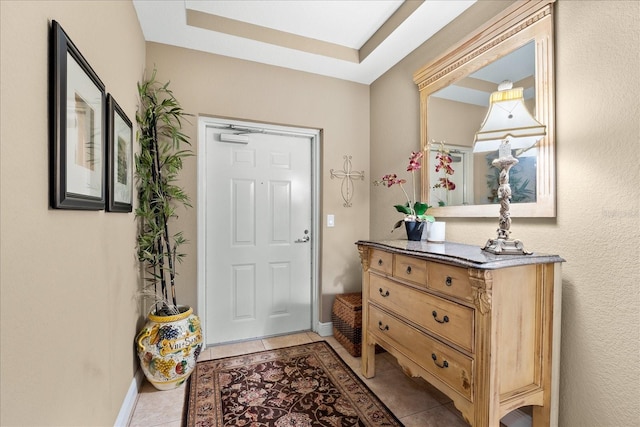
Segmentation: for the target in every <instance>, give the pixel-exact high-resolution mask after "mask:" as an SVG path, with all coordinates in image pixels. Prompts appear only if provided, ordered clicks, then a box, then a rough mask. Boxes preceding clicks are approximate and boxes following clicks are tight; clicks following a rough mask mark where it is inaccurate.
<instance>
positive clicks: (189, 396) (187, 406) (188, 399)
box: [182, 340, 404, 427]
mask: <svg viewBox="0 0 640 427" xmlns="http://www.w3.org/2000/svg"><path fill="white" fill-rule="evenodd" d="M318 344H320V345H323V346H324V347H325V348H326V349H328V350H329V351H330V352H331V353H332V355H333V356H334V358H335V360H337V362H338V363H339V364H340V365H341V367H342V368H343V369H344V370H345V372H346V373H347V374H348V375H349V377H350V378H351V379H352V380H353V381H355V382H356V383H358V385H359V386H360V387H362V388H363V389H364V390H365V391H366V392H367V393H368V395H369V396H370V398H371V399H373V400H375V402H376V404H377V405H378V406H379V407H380V408H381V409H384V410H385V411H386V413H387V415H388V416H389V418H391V419H392V421H393V422H395V423H397V426H398V427H404V424H402V422H400V420H399V419H398V418H397V417H396V416H395V414H394V413H393V412H391V410H390V409H389V408H388V407H387V405H385V403H384V402H382V400H380V398H379V397H378V396H377V395H376V394H375V393H374V392H373V390H371V388H369V386H368V385H367V384H366V383H365V382H364V381H363V380H362V379H361V378H360V377H359V376H358V374H356V373H355V371H354V370H353V369H352V368H351V367H350V366H349V365H348V364H347V363H346V362H345V361H344V360H343V359H342V358H341V357H340V355H339V354H338V353H337V352H336V350H335V349H334V348H333V347H332V346H331V344H329V343H328V342H327V341H326V340H319V341H313V342H310V343H305V344H297V345H292V346H287V347H280V348H275V349H269V350H260V351H256V352H252V353H246V354H239V355H235V356H227V357H220V358H215V359H209V360H203V361H199V362H198V363H197V364H196V369H195V370H194V371H193V373H192V374H191V376H190V377H189V379H188V380H187V382H186V384H185V386H186V390H185V402H184V411H183V419H182V426H183V427H193V425H194V424H189V421H190V420H189V415H190V414H191V413H192V412H193V411H194V410H195V401H196V399H195V397H196V396H195V394H196V393H195V390H194V391H193V393H192V390H191V387H192V386H194V387H195V385H194V383H195V380H193V379H194V378H195V376H196V373H197V371H198V366H200V365H203V364H207V363H211V362H222V361H225V360H232V359H238V358H247V357H254V356H256V355H259V354H262V353H275V352H278V353H280V352H286V351H287V350H291V349H295V348H298V347H307V346H313V345H318ZM281 356H282V354H279V356H278V357H281ZM327 375H328V374H327ZM358 410H359V408H358ZM387 425H390V424H387ZM211 426H212V427H218V426H213V425H211Z"/></svg>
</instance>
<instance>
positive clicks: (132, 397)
mask: <svg viewBox="0 0 640 427" xmlns="http://www.w3.org/2000/svg"><path fill="white" fill-rule="evenodd" d="M142 381H144V374H143V373H142V371H141V370H140V369H138V370H137V371H136V374H135V376H134V377H133V379H132V380H131V385H129V390H128V391H127V395H126V396H125V398H124V402H122V406H121V407H120V412H119V413H118V418H116V421H115V423H113V426H114V427H127V426H128V425H129V420H130V419H131V416H132V415H133V410H134V409H135V407H136V402H137V400H138V393H139V392H140V388H141V387H142Z"/></svg>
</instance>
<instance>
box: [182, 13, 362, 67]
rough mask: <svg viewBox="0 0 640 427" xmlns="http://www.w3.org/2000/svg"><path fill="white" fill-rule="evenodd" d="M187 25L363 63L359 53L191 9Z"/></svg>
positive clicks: (354, 50)
mask: <svg viewBox="0 0 640 427" xmlns="http://www.w3.org/2000/svg"><path fill="white" fill-rule="evenodd" d="M186 12H187V25H190V26H192V27H198V28H202V29H204V30H210V31H215V32H219V33H225V34H229V35H232V36H237V37H242V38H245V39H250V40H255V41H259V42H263V43H268V44H272V45H276V46H281V47H285V48H289V49H295V50H299V51H302V52H307V53H312V54H316V55H322V56H327V57H330V58H335V59H339V60H342V61H349V62H355V63H358V62H360V55H359V52H358V50H356V49H352V48H349V47H346V46H341V45H338V44H335V43H330V42H325V41H322V40H317V39H312V38H310V37H304V36H300V35H297V34H292V33H287V32H285V31H280V30H275V29H273V28H267V27H263V26H260V25H255V24H251V23H248V22H242V21H238V20H235V19H231V18H225V17H223V16H218V15H212V14H209V13H205V12H201V11H198V10H193V9H187V10H186Z"/></svg>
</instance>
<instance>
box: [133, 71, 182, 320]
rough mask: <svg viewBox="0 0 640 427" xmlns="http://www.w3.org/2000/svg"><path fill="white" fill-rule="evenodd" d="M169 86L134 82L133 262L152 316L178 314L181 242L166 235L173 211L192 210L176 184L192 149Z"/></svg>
mask: <svg viewBox="0 0 640 427" xmlns="http://www.w3.org/2000/svg"><path fill="white" fill-rule="evenodd" d="M168 86H169V83H166V84H162V83H159V82H158V81H157V80H156V71H155V70H154V71H153V73H152V74H151V77H150V78H148V79H146V80H144V81H142V82H141V83H138V95H139V97H140V105H139V108H138V112H137V114H136V121H137V123H138V135H137V139H138V143H139V144H140V149H139V153H138V154H137V155H136V157H135V166H136V179H137V185H138V207H137V208H136V210H135V215H136V217H137V218H138V219H139V221H140V223H139V231H138V241H137V249H138V260H139V261H140V262H142V263H143V266H144V271H145V274H144V276H145V277H144V280H145V285H144V290H143V294H144V295H152V296H153V299H154V301H155V304H156V306H155V314H156V315H171V314H178V313H179V312H180V309H179V308H178V303H177V299H176V289H175V285H176V283H175V282H176V263H178V262H180V261H181V260H182V259H183V257H184V256H185V254H184V253H182V252H180V251H179V248H180V246H181V245H182V244H184V243H185V242H186V240H185V238H184V236H183V234H182V231H178V232H174V231H171V227H170V225H172V224H174V223H175V222H174V221H171V220H172V219H176V217H177V215H176V211H177V209H179V208H181V207H191V204H190V201H189V196H188V195H187V194H186V193H185V192H184V190H183V189H182V188H181V187H180V186H178V185H177V184H176V182H177V180H178V174H179V172H180V171H181V170H182V167H183V160H184V159H185V157H188V156H191V155H192V152H191V150H190V149H182V148H181V146H182V145H183V144H186V145H191V144H190V142H189V139H188V137H187V136H186V135H185V134H184V133H182V131H181V129H182V121H183V120H184V117H185V116H187V115H188V114H186V113H185V112H184V111H183V109H182V107H181V106H180V104H179V102H178V101H177V100H176V98H175V97H174V95H173V93H172V91H171V90H170V89H169V87H168Z"/></svg>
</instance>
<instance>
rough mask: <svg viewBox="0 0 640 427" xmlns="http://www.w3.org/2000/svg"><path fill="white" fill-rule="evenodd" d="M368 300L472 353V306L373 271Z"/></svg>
mask: <svg viewBox="0 0 640 427" xmlns="http://www.w3.org/2000/svg"><path fill="white" fill-rule="evenodd" d="M369 281H370V286H369V299H370V300H371V301H373V302H375V303H376V304H378V305H380V306H381V307H384V308H386V309H388V310H391V311H393V312H395V313H397V314H398V316H399V317H402V318H405V319H407V320H409V321H411V322H413V323H415V324H417V325H418V326H420V327H423V328H425V329H427V330H428V331H429V332H431V333H433V334H435V335H438V336H440V337H442V338H443V339H445V340H448V341H450V342H451V343H454V344H456V345H459V346H460V347H461V348H462V349H464V350H466V351H468V352H470V353H471V352H473V336H474V335H473V334H474V323H473V322H474V318H473V314H474V312H473V309H471V308H469V307H465V306H463V305H460V304H456V303H453V302H450V301H447V300H444V299H442V298H438V297H436V296H433V295H430V294H428V293H426V292H422V291H420V290H417V289H414V288H411V287H409V286H405V285H402V284H399V283H396V282H394V281H392V280H389V279H386V278H384V277H380V276H377V275H375V274H371V275H370V278H369Z"/></svg>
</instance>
